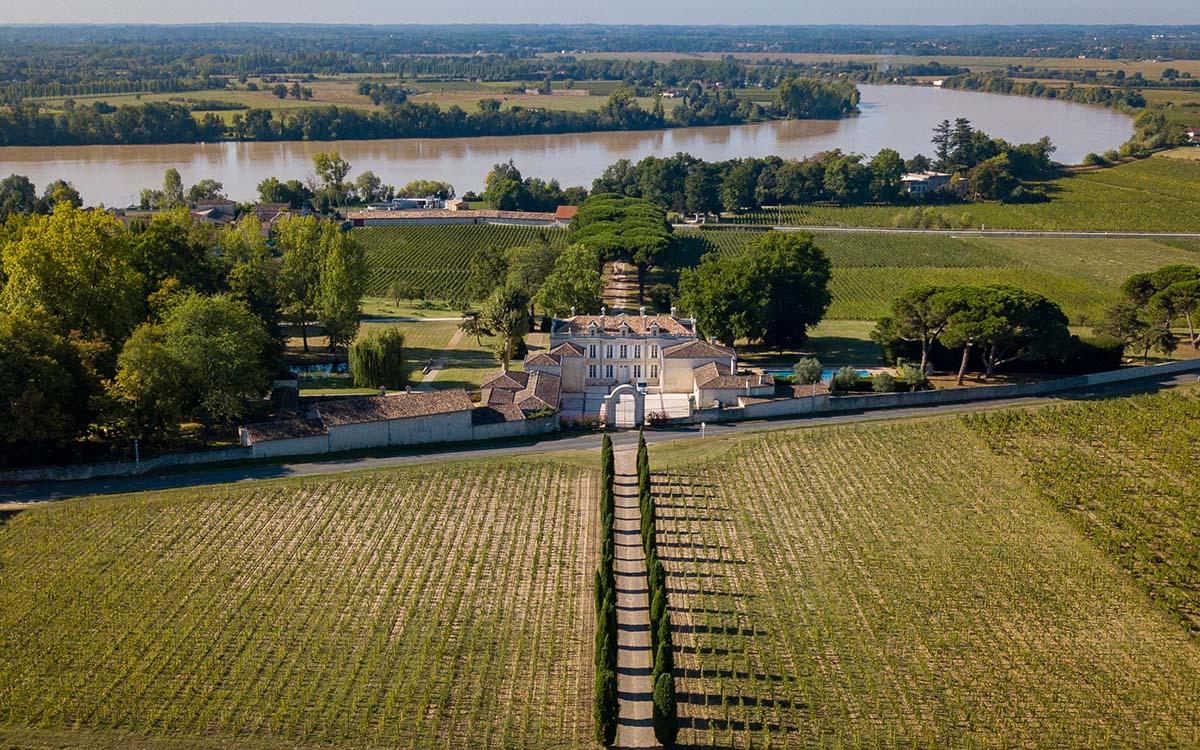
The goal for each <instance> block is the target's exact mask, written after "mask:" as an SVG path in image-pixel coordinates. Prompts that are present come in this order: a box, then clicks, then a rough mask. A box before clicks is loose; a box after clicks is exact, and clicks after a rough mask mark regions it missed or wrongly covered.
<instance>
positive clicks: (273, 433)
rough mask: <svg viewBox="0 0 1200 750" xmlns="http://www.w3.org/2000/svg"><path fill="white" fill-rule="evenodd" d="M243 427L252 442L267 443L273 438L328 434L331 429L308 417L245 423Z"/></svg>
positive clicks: (286, 438)
mask: <svg viewBox="0 0 1200 750" xmlns="http://www.w3.org/2000/svg"><path fill="white" fill-rule="evenodd" d="M242 429H244V430H245V431H246V434H247V435H248V436H249V438H250V442H251V443H266V442H270V441H272V440H292V439H294V438H305V437H316V436H319V435H328V434H329V430H327V429H326V428H325V425H323V424H321V423H320V422H312V421H309V420H307V419H281V420H278V421H275V422H256V423H254V424H248V425H243V426H242Z"/></svg>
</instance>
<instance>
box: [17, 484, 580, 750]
mask: <svg viewBox="0 0 1200 750" xmlns="http://www.w3.org/2000/svg"><path fill="white" fill-rule="evenodd" d="M594 484H595V482H594V479H593V475H592V474H591V473H589V472H588V471H586V470H583V469H580V468H576V467H570V466H566V465H556V464H548V463H543V462H537V461H521V462H518V461H505V462H485V463H479V462H476V463H472V464H442V465H435V466H427V467H421V468H413V469H404V470H392V471H383V472H372V473H359V474H354V475H339V476H336V477H331V478H325V479H316V480H306V481H288V482H278V481H276V482H265V483H256V484H254V485H242V486H238V487H223V488H212V489H203V490H188V491H177V492H165V493H147V494H141V495H134V496H122V497H106V498H97V499H81V500H75V501H68V502H64V503H58V504H54V505H47V506H44V507H38V508H34V509H30V510H26V511H24V512H21V513H19V514H17V515H16V516H13V517H10V518H8V519H7V521H0V566H2V568H3V571H4V572H3V575H2V576H0V663H3V664H4V668H3V669H0V745H3V746H5V747H9V746H17V745H19V746H27V745H32V746H53V747H96V746H100V747H104V746H111V747H138V748H145V749H146V750H151V749H153V750H158V749H159V748H163V749H165V748H173V749H179V748H208V747H226V746H238V747H246V746H248V747H252V748H253V747H272V748H282V747H293V748H296V747H298V748H309V747H333V748H337V747H347V748H351V747H352V748H364V747H406V748H447V747H463V746H468V745H469V746H471V747H492V748H498V747H521V746H537V747H556V748H579V747H585V746H588V745H589V743H590V737H591V701H592V697H591V696H592V673H591V655H592V644H591V635H592V633H591V628H590V627H589V625H590V623H591V622H592V618H593V616H594V615H593V613H592V606H593V605H592V602H591V588H590V583H591V572H592V569H593V567H594V565H595V560H594V549H595V548H596V543H595V541H596V539H595V537H596V533H597V531H596V529H595V528H594V526H595V524H594V522H593V519H594V518H595V517H597V516H598V513H597V512H596V503H597V498H596V496H595V491H594ZM122 738H124V739H122Z"/></svg>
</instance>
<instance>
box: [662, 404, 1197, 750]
mask: <svg viewBox="0 0 1200 750" xmlns="http://www.w3.org/2000/svg"><path fill="white" fill-rule="evenodd" d="M657 492H658V494H659V497H660V501H659V502H660V513H659V527H658V528H659V533H660V541H659V544H660V547H661V549H662V555H663V560H664V563H665V564H666V566H667V569H668V573H669V588H670V591H671V602H672V605H673V607H674V608H675V611H674V612H673V614H672V617H673V621H674V622H675V630H676V634H677V635H676V640H675V643H676V647H677V655H676V656H677V658H676V670H677V675H678V676H679V679H678V683H677V684H678V691H679V701H680V703H679V706H680V722H681V725H682V732H681V736H680V742H681V743H682V744H684V745H688V746H703V747H709V746H712V747H737V748H749V747H766V746H770V747H822V748H826V747H829V748H838V747H845V748H862V747H879V748H885V747H886V748H891V747H1138V746H1140V747H1168V746H1178V747H1195V746H1197V745H1200V681H1198V680H1197V679H1196V675H1197V674H1200V647H1198V646H1197V644H1196V643H1195V642H1194V641H1193V639H1191V638H1189V636H1188V635H1187V633H1186V632H1185V630H1184V629H1182V628H1180V627H1178V625H1177V624H1176V622H1175V621H1173V620H1172V619H1171V617H1170V616H1169V615H1168V614H1167V613H1165V612H1164V611H1162V610H1161V609H1159V608H1158V607H1156V606H1155V605H1154V603H1153V602H1152V601H1150V599H1149V598H1148V597H1147V596H1146V595H1145V593H1144V591H1143V590H1142V589H1141V588H1140V587H1139V586H1138V585H1137V584H1136V583H1135V582H1134V581H1132V580H1131V579H1129V578H1128V577H1127V576H1125V575H1124V574H1123V573H1122V571H1121V570H1119V569H1118V567H1117V566H1116V565H1115V564H1114V562H1113V561H1112V560H1111V559H1110V558H1108V557H1106V556H1105V555H1104V554H1103V553H1102V552H1101V551H1100V550H1098V549H1096V548H1095V547H1094V546H1092V545H1091V544H1090V543H1089V542H1088V541H1087V540H1086V539H1085V538H1084V537H1083V536H1082V535H1081V534H1080V533H1079V532H1078V531H1077V530H1076V529H1075V528H1074V527H1073V526H1072V524H1071V523H1070V522H1069V520H1068V519H1066V518H1065V517H1064V516H1062V515H1061V514H1059V513H1057V512H1056V511H1055V510H1054V509H1053V508H1052V507H1051V506H1050V505H1049V504H1047V503H1045V502H1044V501H1043V500H1042V499H1041V498H1039V497H1038V496H1037V494H1036V493H1035V492H1033V491H1031V490H1030V489H1029V488H1028V487H1027V486H1026V485H1025V484H1024V483H1023V482H1022V481H1021V480H1020V478H1019V475H1018V474H1017V471H1016V468H1015V466H1014V465H1013V464H1012V463H1010V462H1009V461H1008V460H1007V459H1002V458H997V457H996V456H994V455H993V454H991V453H990V452H989V451H988V450H987V449H986V448H985V447H984V446H983V445H982V444H980V443H979V442H978V441H977V440H976V439H975V438H974V436H973V434H972V433H971V432H970V431H969V430H967V429H966V428H965V427H964V426H963V425H962V424H961V423H959V422H957V421H954V420H938V421H934V422H928V423H920V424H911V423H910V424H903V425H888V426H870V427H864V426H855V427H844V428H841V427H840V428H828V429H821V430H806V431H802V432H794V433H780V434H776V435H771V436H766V437H763V438H761V439H758V440H755V441H750V442H747V443H745V444H741V445H739V446H738V447H736V448H733V449H732V450H731V451H730V452H728V453H726V454H724V455H720V456H717V457H715V458H713V459H711V460H709V461H708V462H705V463H700V464H697V465H693V466H688V467H686V469H683V468H681V469H673V470H671V471H669V472H667V473H664V474H660V475H659V476H658V477H657Z"/></svg>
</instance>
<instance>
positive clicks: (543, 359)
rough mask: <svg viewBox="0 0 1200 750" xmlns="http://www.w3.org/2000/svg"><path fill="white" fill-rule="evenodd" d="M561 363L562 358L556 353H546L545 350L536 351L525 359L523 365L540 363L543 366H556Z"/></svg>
mask: <svg viewBox="0 0 1200 750" xmlns="http://www.w3.org/2000/svg"><path fill="white" fill-rule="evenodd" d="M561 364H562V360H561V359H560V358H559V356H558V355H557V354H547V353H546V352H538V353H537V354H533V355H531V356H529V357H527V358H526V359H525V366H526V367H529V366H530V365H541V366H543V367H556V366H558V365H561Z"/></svg>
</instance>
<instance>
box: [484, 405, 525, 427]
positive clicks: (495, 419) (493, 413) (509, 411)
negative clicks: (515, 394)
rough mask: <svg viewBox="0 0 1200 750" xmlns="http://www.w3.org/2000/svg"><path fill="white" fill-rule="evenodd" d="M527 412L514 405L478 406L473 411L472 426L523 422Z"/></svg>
mask: <svg viewBox="0 0 1200 750" xmlns="http://www.w3.org/2000/svg"><path fill="white" fill-rule="evenodd" d="M524 419H525V412H523V411H521V409H520V408H519V407H517V406H516V405H514V404H491V405H488V406H476V407H475V408H474V409H472V410H471V424H498V423H500V422H521V421H524Z"/></svg>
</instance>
